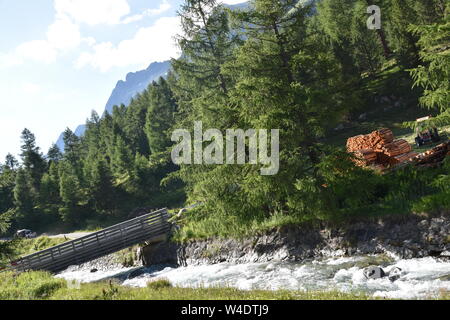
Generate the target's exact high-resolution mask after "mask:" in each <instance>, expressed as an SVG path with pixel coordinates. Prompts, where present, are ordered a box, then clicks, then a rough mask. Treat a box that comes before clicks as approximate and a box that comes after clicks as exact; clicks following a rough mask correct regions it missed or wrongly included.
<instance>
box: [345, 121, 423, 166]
mask: <svg viewBox="0 0 450 320" xmlns="http://www.w3.org/2000/svg"><path fill="white" fill-rule="evenodd" d="M347 151H348V152H350V153H353V154H354V155H355V158H356V159H355V163H356V164H357V165H359V166H369V165H370V166H372V167H377V168H382V167H388V166H392V165H396V164H399V163H402V162H405V161H408V160H410V159H411V158H414V157H416V156H417V155H418V154H417V153H415V152H412V148H411V145H410V144H409V143H408V142H407V141H406V140H403V139H399V140H394V134H393V132H392V131H391V130H389V129H386V128H384V129H380V130H377V131H374V132H372V133H370V134H367V135H359V136H356V137H352V138H350V139H348V140H347Z"/></svg>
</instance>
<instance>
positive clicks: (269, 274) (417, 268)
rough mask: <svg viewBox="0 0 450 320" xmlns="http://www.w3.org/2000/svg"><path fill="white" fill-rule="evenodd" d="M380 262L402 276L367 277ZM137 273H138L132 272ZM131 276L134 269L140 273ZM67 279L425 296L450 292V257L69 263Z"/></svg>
mask: <svg viewBox="0 0 450 320" xmlns="http://www.w3.org/2000/svg"><path fill="white" fill-rule="evenodd" d="M369 265H378V266H381V267H383V269H384V270H385V271H387V272H389V271H390V270H391V269H393V268H395V267H399V268H401V269H402V276H401V277H400V279H398V280H397V281H394V282H391V281H390V280H389V279H388V277H385V278H381V279H378V280H367V279H366V278H365V277H364V275H363V270H364V268H365V267H367V266H369ZM133 271H134V272H133ZM136 271H137V274H138V275H137V276H136V277H134V278H130V277H129V275H130V273H131V272H133V273H135V274H136ZM57 277H59V278H64V279H66V280H77V281H80V282H94V281H98V280H105V279H110V278H115V279H117V280H119V281H121V283H122V285H124V286H132V287H145V286H146V284H147V282H149V281H150V280H155V279H168V280H169V281H170V282H171V283H172V284H173V285H174V286H178V287H189V288H196V287H211V286H213V287H236V288H239V289H242V290H250V289H267V290H277V289H287V290H312V291H329V290H339V291H342V292H364V293H366V294H369V295H372V296H374V297H385V298H394V299H424V298H434V297H437V296H438V295H439V294H440V293H442V292H446V291H447V292H448V291H450V261H449V260H446V261H445V260H440V259H434V258H431V257H428V258H422V259H410V260H396V261H393V260H391V261H389V260H386V259H385V258H384V257H377V256H362V257H350V258H333V259H324V260H314V261H310V262H302V263H292V262H272V263H251V264H228V263H222V264H216V265H204V266H189V267H179V268H175V267H164V266H159V267H151V268H140V269H137V268H123V269H115V270H108V271H98V272H96V273H90V270H87V269H80V268H77V267H69V268H68V269H67V270H66V271H64V272H62V273H60V274H59V275H57Z"/></svg>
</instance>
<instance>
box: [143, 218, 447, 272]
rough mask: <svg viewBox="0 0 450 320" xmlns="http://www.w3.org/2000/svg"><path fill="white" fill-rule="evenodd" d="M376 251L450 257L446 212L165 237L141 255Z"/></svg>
mask: <svg viewBox="0 0 450 320" xmlns="http://www.w3.org/2000/svg"><path fill="white" fill-rule="evenodd" d="M380 254H384V255H386V256H389V257H392V258H395V259H412V258H424V257H438V258H442V259H448V258H450V215H449V214H442V215H440V216H437V217H426V218H424V217H420V216H414V215H408V216H405V217H389V218H384V219H377V220H366V221H358V222H354V223H348V224H343V225H341V226H332V227H328V226H326V225H322V226H321V225H315V226H314V225H301V226H285V227H281V228H275V229H273V230H271V231H268V232H267V233H264V234H261V235H255V236H251V237H247V238H244V239H220V238H210V239H206V240H191V241H188V242H186V243H176V242H173V241H165V242H160V243H157V244H151V245H148V246H145V247H144V248H143V249H142V260H143V264H144V265H146V266H150V265H155V264H176V265H180V266H189V265H204V264H216V263H223V262H228V263H235V264H242V263H258V262H259V263H262V262H271V261H290V262H298V261H303V260H306V259H318V258H327V257H351V256H358V255H380Z"/></svg>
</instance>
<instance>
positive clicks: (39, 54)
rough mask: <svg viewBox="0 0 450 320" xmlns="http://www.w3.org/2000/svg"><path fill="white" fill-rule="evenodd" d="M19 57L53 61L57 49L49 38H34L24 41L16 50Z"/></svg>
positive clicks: (38, 60) (46, 61)
mask: <svg viewBox="0 0 450 320" xmlns="http://www.w3.org/2000/svg"><path fill="white" fill-rule="evenodd" d="M15 55H16V57H17V58H18V59H22V61H23V60H24V59H29V60H32V61H37V62H44V63H51V62H53V61H55V59H56V55H57V51H56V49H55V48H54V47H53V46H52V45H51V44H50V43H49V42H48V41H47V40H33V41H29V42H25V43H22V44H21V45H19V46H18V47H17V48H16V50H15Z"/></svg>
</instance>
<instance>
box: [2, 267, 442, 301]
mask: <svg viewBox="0 0 450 320" xmlns="http://www.w3.org/2000/svg"><path fill="white" fill-rule="evenodd" d="M449 298H450V295H449V293H448V292H443V293H442V294H441V297H439V298H438V299H443V300H448V299H449ZM0 300H375V299H374V298H372V297H370V296H367V295H365V294H362V293H342V292H337V291H327V292H312V291H310V292H304V291H287V290H279V291H265V290H251V291H242V290H238V289H234V288H198V289H187V288H176V287H172V285H171V284H170V282H169V281H167V280H158V281H154V282H150V283H149V284H148V285H147V287H146V288H131V287H123V286H120V285H119V284H116V283H113V282H97V283H89V284H81V286H80V287H79V288H71V286H70V285H69V284H68V282H67V281H66V280H63V279H55V278H54V277H53V276H52V275H51V274H49V273H46V272H27V273H22V274H20V275H14V274H12V273H3V274H0Z"/></svg>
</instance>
